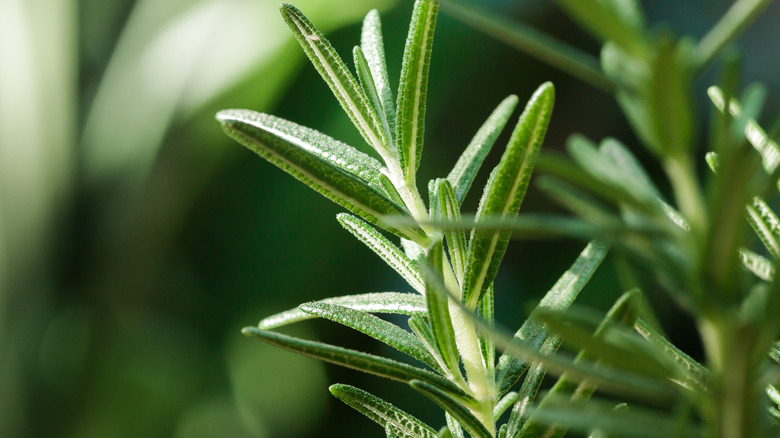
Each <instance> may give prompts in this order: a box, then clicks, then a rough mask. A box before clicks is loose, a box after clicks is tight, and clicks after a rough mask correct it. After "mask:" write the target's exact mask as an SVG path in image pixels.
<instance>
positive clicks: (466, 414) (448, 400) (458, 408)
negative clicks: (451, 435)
mask: <svg viewBox="0 0 780 438" xmlns="http://www.w3.org/2000/svg"><path fill="white" fill-rule="evenodd" d="M409 385H411V387H412V388H414V389H416V390H418V391H420V392H421V393H423V394H424V395H425V396H426V397H428V398H430V399H431V400H433V402H434V403H436V404H437V405H439V406H440V407H441V408H442V409H444V410H446V411H447V412H448V413H449V414H450V415H452V416H453V417H454V418H455V419H456V420H457V421H458V423H459V424H460V425H461V426H463V428H464V429H466V432H468V433H469V434H470V435H471V436H472V437H474V438H492V436H493V435H492V434H491V433H490V432H489V431H488V430H487V429H486V428H485V426H484V425H483V424H482V423H481V422H480V421H479V420H478V419H477V418H476V417H474V415H473V414H472V413H471V412H470V411H469V410H468V409H467V408H466V407H465V406H463V405H462V404H460V403H459V402H458V401H457V400H455V399H454V398H452V397H451V396H450V395H449V394H447V393H446V392H445V391H442V390H441V389H440V388H437V387H436V386H433V385H431V384H429V383H427V382H423V381H420V380H412V381H411V382H409Z"/></svg>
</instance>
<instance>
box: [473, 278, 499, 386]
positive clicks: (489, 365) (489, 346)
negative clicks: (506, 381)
mask: <svg viewBox="0 0 780 438" xmlns="http://www.w3.org/2000/svg"><path fill="white" fill-rule="evenodd" d="M494 311H495V291H494V289H493V284H492V283H491V284H490V287H488V290H487V292H485V295H483V296H482V299H481V300H479V305H477V315H478V316H479V317H480V318H481V319H482V320H483V321H485V322H486V323H487V324H490V325H494V324H495V314H494ZM478 340H479V348H480V350H481V351H482V360H483V361H484V362H485V368H486V371H487V378H488V381H489V382H495V381H496V346H495V345H493V340H492V339H490V337H489V336H484V335H483V334H482V333H478Z"/></svg>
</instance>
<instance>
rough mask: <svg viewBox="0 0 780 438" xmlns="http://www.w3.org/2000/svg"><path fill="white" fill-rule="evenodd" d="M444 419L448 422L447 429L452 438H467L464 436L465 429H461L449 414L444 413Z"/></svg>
mask: <svg viewBox="0 0 780 438" xmlns="http://www.w3.org/2000/svg"><path fill="white" fill-rule="evenodd" d="M444 419H445V420H446V421H447V429H448V430H449V432H450V435H452V438H465V436H464V435H463V428H462V427H460V423H458V420H456V419H455V417H453V416H452V415H451V414H450V413H449V412H446V411H445V412H444Z"/></svg>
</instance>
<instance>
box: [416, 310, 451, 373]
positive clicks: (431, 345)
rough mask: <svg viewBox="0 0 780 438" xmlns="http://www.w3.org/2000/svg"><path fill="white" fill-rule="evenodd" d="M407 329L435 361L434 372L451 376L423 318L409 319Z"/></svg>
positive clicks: (419, 316) (417, 316) (418, 316)
mask: <svg viewBox="0 0 780 438" xmlns="http://www.w3.org/2000/svg"><path fill="white" fill-rule="evenodd" d="M409 328H411V329H412V331H413V332H414V334H415V335H416V336H417V339H419V340H420V342H422V343H423V345H425V349H426V350H428V352H429V353H431V355H432V356H433V358H434V359H435V360H436V364H437V368H436V370H437V371H439V372H441V373H443V374H445V375H451V374H452V373H451V371H450V370H449V369H448V366H447V363H446V362H445V361H444V358H443V357H442V356H441V353H440V352H439V346H438V345H437V341H436V337H434V336H433V332H432V331H431V328H430V326H428V323H426V322H425V320H424V319H423V317H422V316H421V315H414V316H412V317H410V318H409Z"/></svg>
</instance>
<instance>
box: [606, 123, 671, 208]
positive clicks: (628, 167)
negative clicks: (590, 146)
mask: <svg viewBox="0 0 780 438" xmlns="http://www.w3.org/2000/svg"><path fill="white" fill-rule="evenodd" d="M599 152H601V154H602V155H604V156H606V157H609V158H610V159H611V160H612V162H613V163H615V165H616V166H617V167H618V168H619V169H621V170H622V172H621V174H622V175H623V177H630V178H631V180H632V182H631V184H632V185H634V186H637V187H639V189H640V190H642V192H645V193H648V194H651V195H652V196H654V197H656V198H659V199H661V198H662V196H661V192H659V190H658V188H657V187H656V186H655V184H654V183H653V180H652V179H650V176H649V175H648V174H647V172H646V171H645V169H644V167H642V165H641V164H640V163H639V160H638V159H637V158H636V156H634V154H633V153H631V151H630V150H629V149H628V148H627V147H626V146H625V145H624V144H623V143H621V142H620V141H618V140H617V139H614V138H605V139H604V140H602V141H601V144H599Z"/></svg>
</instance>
